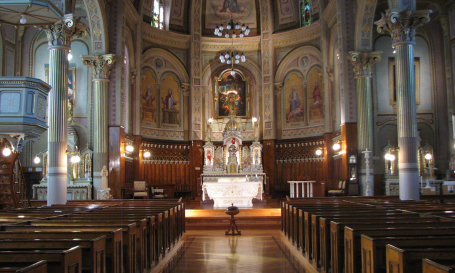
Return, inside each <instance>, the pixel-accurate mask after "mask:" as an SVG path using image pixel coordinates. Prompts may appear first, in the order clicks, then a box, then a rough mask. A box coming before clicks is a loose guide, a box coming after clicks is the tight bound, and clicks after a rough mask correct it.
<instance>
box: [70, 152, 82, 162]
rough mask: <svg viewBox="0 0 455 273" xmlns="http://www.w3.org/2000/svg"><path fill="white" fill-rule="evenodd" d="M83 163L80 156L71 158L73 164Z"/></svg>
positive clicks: (75, 155) (76, 155)
mask: <svg viewBox="0 0 455 273" xmlns="http://www.w3.org/2000/svg"><path fill="white" fill-rule="evenodd" d="M80 161H81V157H80V156H79V155H78V154H74V155H73V156H71V163H79V162H80Z"/></svg>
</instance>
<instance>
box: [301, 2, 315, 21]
mask: <svg viewBox="0 0 455 273" xmlns="http://www.w3.org/2000/svg"><path fill="white" fill-rule="evenodd" d="M311 13H312V10H311V5H310V0H301V1H300V26H301V27H304V26H309V25H310V24H311V23H312V18H311V15H312V14H311Z"/></svg>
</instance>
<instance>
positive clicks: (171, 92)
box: [160, 74, 180, 125]
mask: <svg viewBox="0 0 455 273" xmlns="http://www.w3.org/2000/svg"><path fill="white" fill-rule="evenodd" d="M160 99H161V114H162V121H161V122H162V123H164V124H175V125H179V124H180V84H179V80H178V79H177V77H176V76H175V75H173V74H167V75H166V76H165V78H164V79H163V80H162V81H161V88H160Z"/></svg>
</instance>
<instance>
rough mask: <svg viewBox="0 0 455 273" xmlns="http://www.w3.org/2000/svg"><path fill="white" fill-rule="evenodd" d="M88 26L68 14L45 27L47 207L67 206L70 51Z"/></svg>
mask: <svg viewBox="0 0 455 273" xmlns="http://www.w3.org/2000/svg"><path fill="white" fill-rule="evenodd" d="M85 29H86V27H85V26H84V25H83V24H81V23H79V22H77V21H75V20H74V17H73V16H72V15H71V14H69V15H65V16H64V17H63V19H62V21H60V22H58V23H56V24H54V25H50V26H47V27H46V28H45V31H46V34H47V39H48V44H49V85H50V86H52V89H51V92H50V93H49V114H48V120H49V129H48V131H47V132H48V140H47V145H48V162H49V163H48V164H49V168H48V173H47V183H48V185H47V205H48V206H50V205H53V204H66V201H67V197H66V192H67V165H68V157H67V154H66V151H67V145H68V144H67V108H68V104H67V101H68V66H69V64H68V52H69V50H70V49H71V39H72V37H73V36H74V35H77V36H79V37H84V36H85V34H86V32H85Z"/></svg>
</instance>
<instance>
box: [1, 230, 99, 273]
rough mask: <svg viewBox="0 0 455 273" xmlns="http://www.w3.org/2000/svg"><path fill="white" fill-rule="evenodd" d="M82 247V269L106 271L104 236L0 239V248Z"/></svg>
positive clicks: (97, 271)
mask: <svg viewBox="0 0 455 273" xmlns="http://www.w3.org/2000/svg"><path fill="white" fill-rule="evenodd" d="M78 245H79V246H81V247H82V270H85V271H87V272H93V273H95V272H96V273H106V236H101V237H97V238H94V239H55V238H52V239H22V238H21V239H0V250H34V249H36V250H43V249H69V248H72V247H75V246H78Z"/></svg>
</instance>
